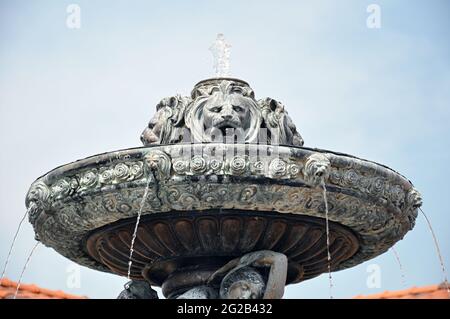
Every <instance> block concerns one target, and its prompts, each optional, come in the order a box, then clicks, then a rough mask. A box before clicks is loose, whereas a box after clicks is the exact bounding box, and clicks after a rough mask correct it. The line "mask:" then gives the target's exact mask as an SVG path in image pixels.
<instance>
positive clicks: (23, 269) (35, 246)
mask: <svg viewBox="0 0 450 319" xmlns="http://www.w3.org/2000/svg"><path fill="white" fill-rule="evenodd" d="M39 244H40V242H36V244H35V245H34V247H33V249H31V252H30V254H29V255H28V258H27V261H26V262H25V265H24V266H23V268H22V272H21V273H20V277H19V281H18V282H17V287H16V292H15V293H14V299H16V298H17V294H18V293H19V288H20V284H21V283H22V278H23V274H24V273H25V270H27V268H28V264H29V263H30V261H31V257H32V256H33V253H34V251H35V250H36V248H37V247H38V246H39Z"/></svg>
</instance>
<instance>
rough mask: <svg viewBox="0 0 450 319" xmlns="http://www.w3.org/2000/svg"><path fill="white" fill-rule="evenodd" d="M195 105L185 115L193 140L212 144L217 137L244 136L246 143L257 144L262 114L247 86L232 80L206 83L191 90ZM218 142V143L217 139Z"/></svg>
mask: <svg viewBox="0 0 450 319" xmlns="http://www.w3.org/2000/svg"><path fill="white" fill-rule="evenodd" d="M192 99H193V102H192V104H191V105H190V106H189V108H188V111H187V113H186V126H187V127H188V128H189V129H190V131H191V135H192V138H193V140H194V141H199V142H211V141H214V137H217V136H218V135H220V136H222V137H225V136H226V135H228V134H229V133H230V130H231V133H232V134H236V135H241V136H242V137H243V141H242V142H245V143H256V141H257V138H258V130H259V128H260V126H261V112H260V110H259V107H258V104H257V102H256V100H255V97H254V93H253V90H252V89H251V88H250V87H249V86H248V84H247V83H245V82H244V81H240V80H232V79H213V80H206V81H203V82H200V83H199V84H197V86H196V87H195V88H194V90H193V91H192ZM216 141H217V140H216Z"/></svg>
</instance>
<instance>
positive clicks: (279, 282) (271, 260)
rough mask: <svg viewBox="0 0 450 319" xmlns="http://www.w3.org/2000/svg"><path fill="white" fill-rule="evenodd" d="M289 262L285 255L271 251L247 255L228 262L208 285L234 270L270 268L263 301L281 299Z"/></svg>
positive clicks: (212, 276) (213, 275)
mask: <svg viewBox="0 0 450 319" xmlns="http://www.w3.org/2000/svg"><path fill="white" fill-rule="evenodd" d="M287 264H288V260H287V257H286V256H285V255H284V254H281V253H277V252H274V251H271V250H260V251H255V252H251V253H248V254H245V255H244V256H242V257H240V258H236V259H233V260H231V261H230V262H228V263H227V264H226V265H225V266H223V267H221V268H220V269H218V270H217V271H216V272H215V273H213V274H212V275H211V277H210V278H209V280H208V284H210V283H214V282H217V281H218V279H222V278H223V277H224V276H225V275H226V274H227V273H228V272H230V271H231V270H233V269H237V268H241V267H246V266H253V267H256V268H262V267H270V270H269V276H268V279H267V283H266V288H265V292H264V296H263V299H281V298H282V297H283V294H284V287H285V285H286V276H287Z"/></svg>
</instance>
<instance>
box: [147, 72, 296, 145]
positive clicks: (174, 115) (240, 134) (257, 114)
mask: <svg viewBox="0 0 450 319" xmlns="http://www.w3.org/2000/svg"><path fill="white" fill-rule="evenodd" d="M263 131H265V132H263ZM230 138H231V139H230ZM141 141H142V143H143V144H144V145H150V144H171V143H202V142H226V143H230V142H233V143H234V142H238V143H262V144H285V145H295V146H302V145H303V139H302V137H301V136H300V134H299V133H298V132H297V129H296V127H295V125H294V123H293V122H292V120H291V118H290V117H289V116H288V114H287V112H286V111H285V108H284V106H283V104H281V103H280V102H278V101H276V100H274V99H271V98H265V99H262V100H259V101H256V100H255V94H254V92H253V90H252V89H251V88H250V86H249V85H248V83H246V82H244V81H242V80H238V79H231V78H215V79H209V80H204V81H201V82H199V83H197V85H196V86H195V87H194V90H193V91H192V93H191V97H182V96H179V95H177V96H173V97H168V98H165V99H163V100H161V102H159V103H158V105H157V106H156V113H155V115H154V116H153V118H152V119H151V120H150V122H149V123H148V126H147V127H146V128H145V130H144V132H143V133H142V135H141Z"/></svg>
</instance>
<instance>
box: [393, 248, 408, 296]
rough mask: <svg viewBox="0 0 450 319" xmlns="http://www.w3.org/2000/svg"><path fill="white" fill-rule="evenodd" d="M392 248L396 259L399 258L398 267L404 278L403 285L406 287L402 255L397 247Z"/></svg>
mask: <svg viewBox="0 0 450 319" xmlns="http://www.w3.org/2000/svg"><path fill="white" fill-rule="evenodd" d="M391 250H392V253H393V254H394V256H395V259H396V260H397V264H398V267H399V268H400V275H401V278H402V285H403V286H404V287H406V277H405V270H404V269H403V265H402V262H401V261H400V256H399V255H398V253H397V250H396V249H395V247H392V248H391Z"/></svg>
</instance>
